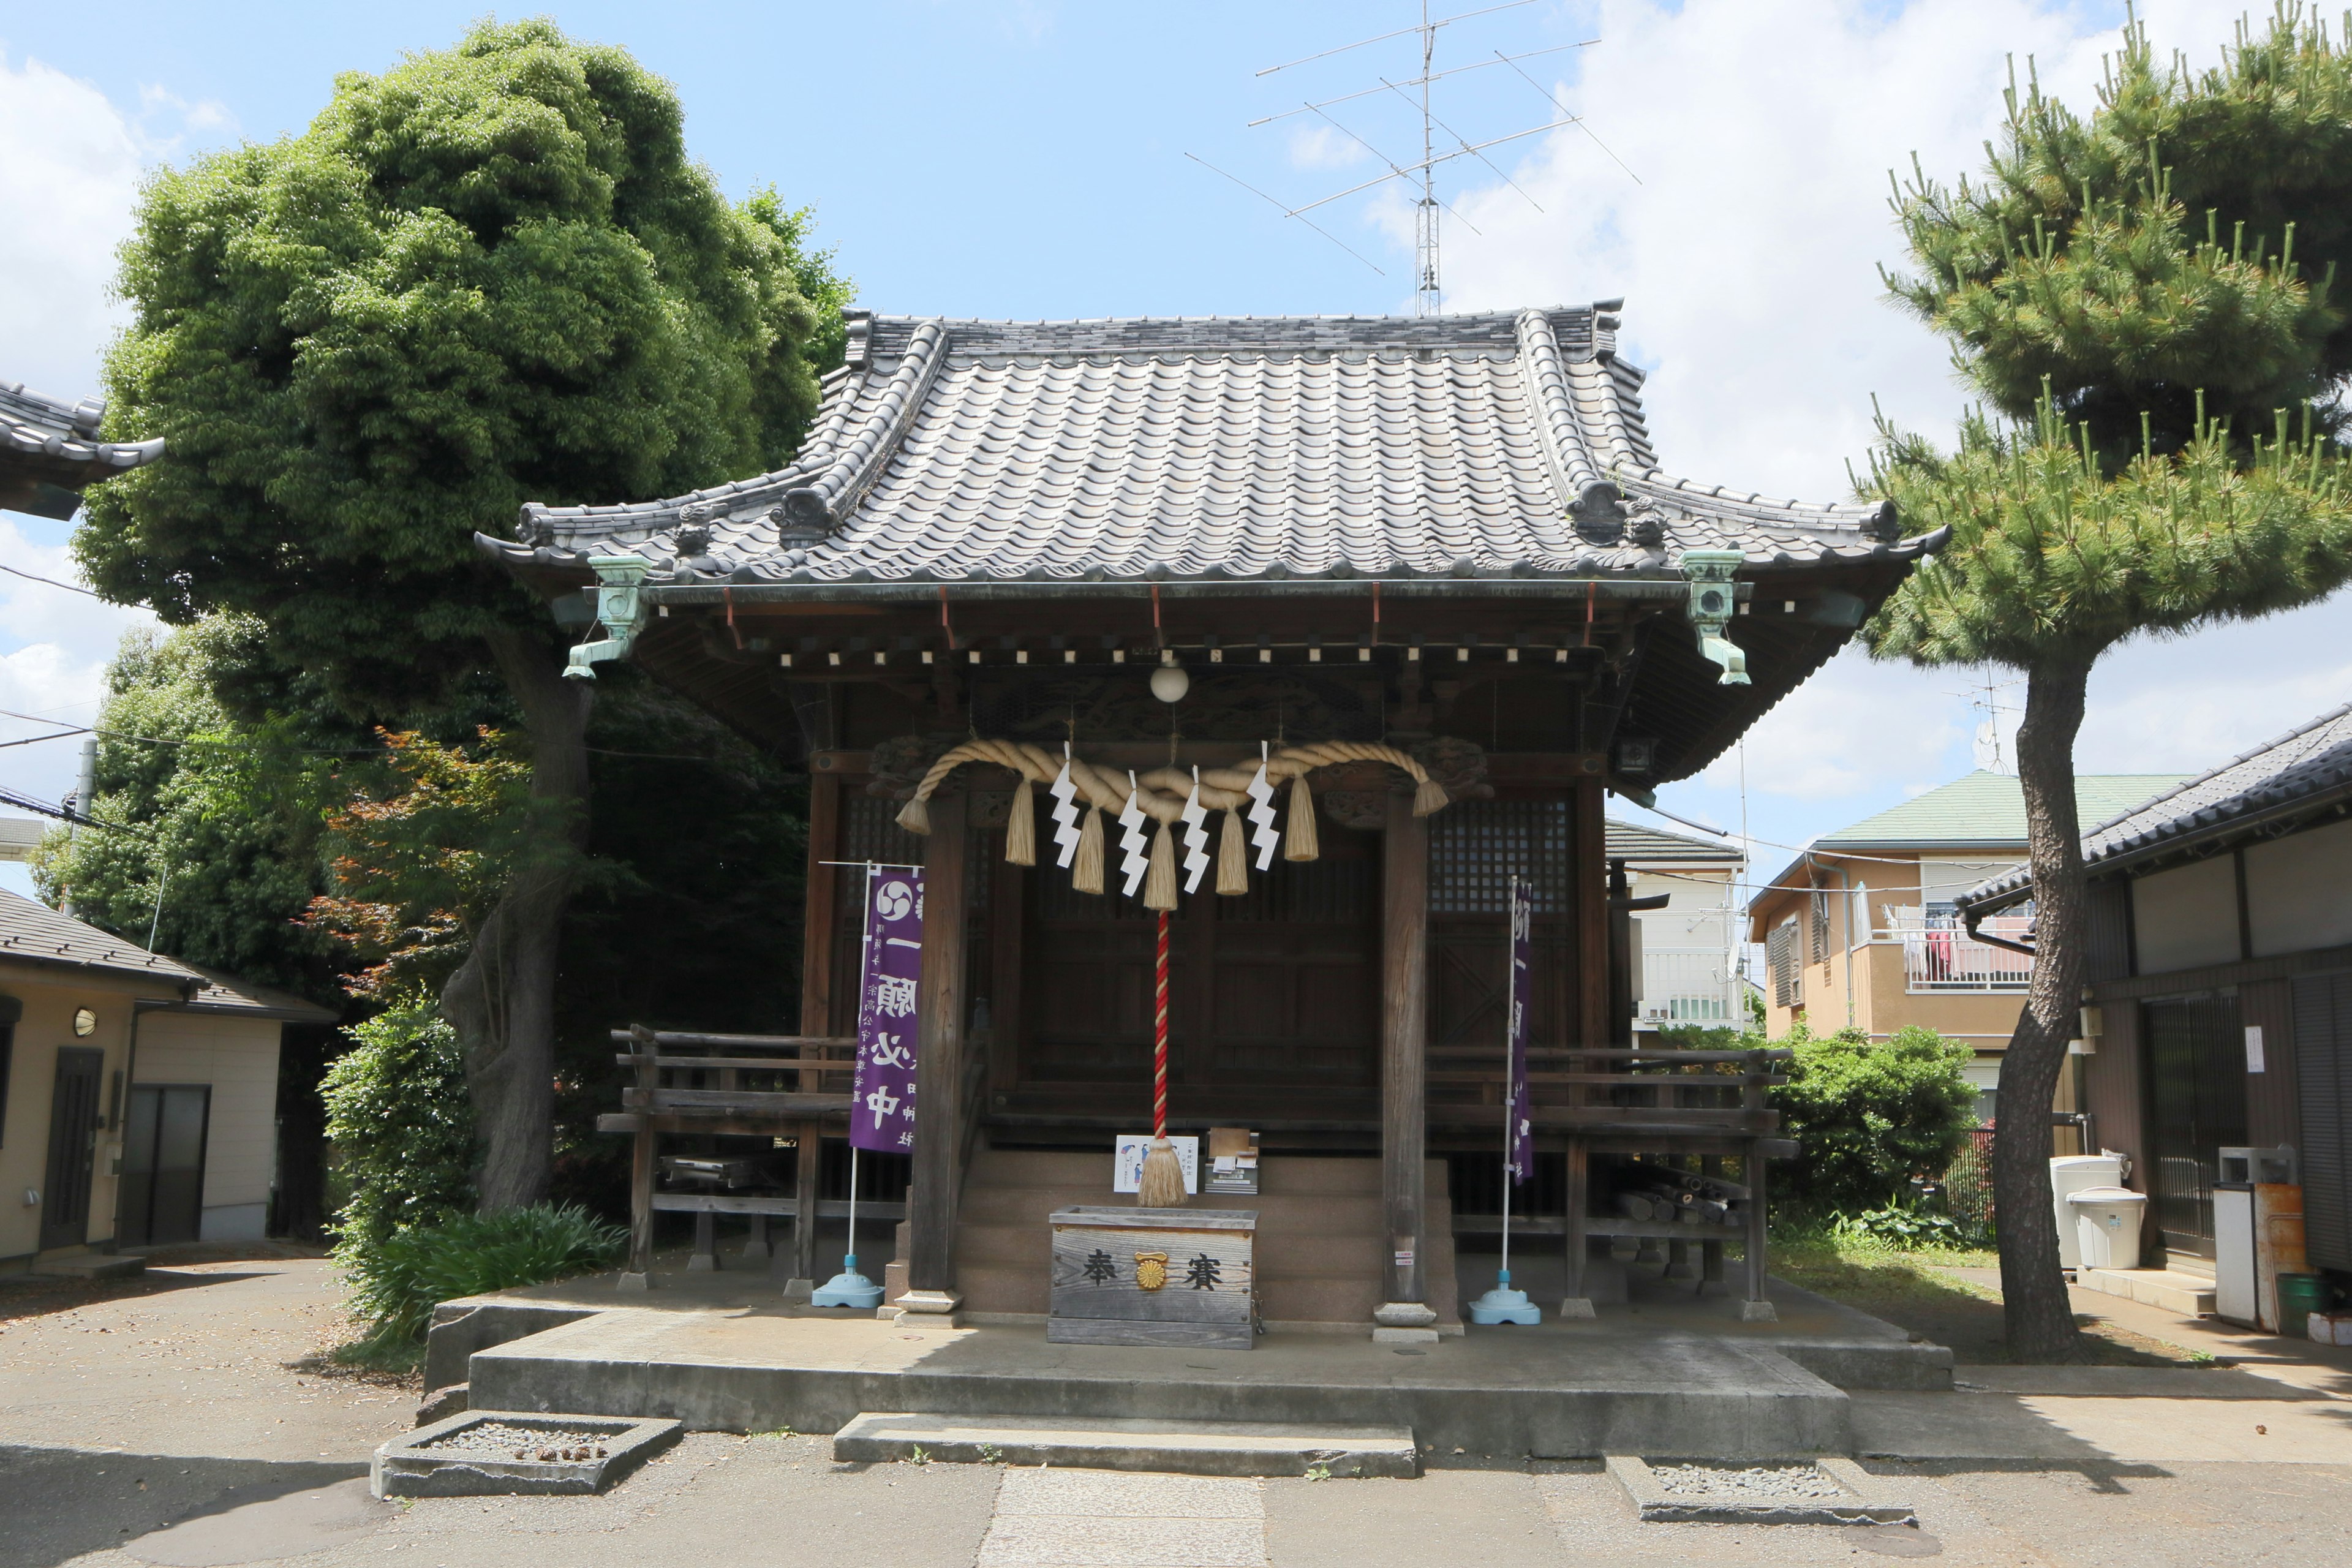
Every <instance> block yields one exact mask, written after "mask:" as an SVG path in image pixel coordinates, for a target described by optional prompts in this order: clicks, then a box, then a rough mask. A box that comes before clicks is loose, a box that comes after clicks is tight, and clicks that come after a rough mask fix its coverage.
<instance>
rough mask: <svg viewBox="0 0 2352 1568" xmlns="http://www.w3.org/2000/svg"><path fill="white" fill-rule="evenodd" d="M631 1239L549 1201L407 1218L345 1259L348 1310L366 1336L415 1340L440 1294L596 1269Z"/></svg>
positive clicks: (445, 1297) (443, 1297) (473, 1292)
mask: <svg viewBox="0 0 2352 1568" xmlns="http://www.w3.org/2000/svg"><path fill="white" fill-rule="evenodd" d="M628 1239H629V1238H628V1233H627V1232H626V1231H625V1230H623V1229H622V1228H621V1227H620V1226H616V1225H608V1224H606V1223H605V1222H604V1221H603V1220H600V1219H597V1218H595V1217H593V1215H589V1214H588V1213H587V1212H586V1211H584V1210H583V1209H578V1208H568V1207H567V1208H559V1207H556V1206H554V1205H550V1204H540V1205H535V1206H533V1207H530V1208H520V1209H502V1210H500V1211H499V1213H497V1214H482V1215H457V1216H456V1217H455V1218H452V1219H447V1220H445V1221H443V1222H442V1223H440V1224H438V1225H414V1226H402V1227H401V1228H400V1229H398V1230H396V1231H394V1232H393V1233H392V1234H391V1235H390V1236H388V1237H385V1238H384V1239H383V1241H382V1242H381V1243H380V1244H378V1245H377V1246H375V1247H373V1248H371V1249H370V1250H369V1252H368V1253H367V1254H366V1256H365V1257H364V1258H359V1259H355V1260H352V1262H349V1263H346V1265H345V1273H346V1278H347V1279H349V1281H350V1283H351V1287H352V1294H351V1307H352V1311H353V1312H354V1313H356V1314H357V1315H358V1316H360V1317H361V1318H362V1319H364V1320H366V1321H367V1323H368V1325H369V1333H368V1342H375V1343H387V1344H413V1343H415V1342H417V1341H419V1340H421V1339H423V1338H424V1337H425V1330H426V1329H428V1328H430V1327H431V1326H432V1324H433V1309H434V1308H435V1307H436V1305H438V1304H439V1303H441V1302H443V1301H450V1300H457V1298H459V1297H461V1296H478V1295H480V1294H482V1293H483V1292H485V1291H488V1290H510V1289H515V1288H516V1287H518V1286H522V1285H539V1284H543V1283H545V1282H546V1281H548V1280H550V1279H570V1278H571V1277H572V1276H573V1275H575V1274H588V1273H593V1272H594V1271H595V1270H596V1269H599V1268H608V1267H610V1266H611V1265H612V1264H614V1262H617V1261H618V1260H619V1258H620V1257H621V1254H622V1252H623V1251H624V1249H625V1248H626V1247H627V1246H628Z"/></svg>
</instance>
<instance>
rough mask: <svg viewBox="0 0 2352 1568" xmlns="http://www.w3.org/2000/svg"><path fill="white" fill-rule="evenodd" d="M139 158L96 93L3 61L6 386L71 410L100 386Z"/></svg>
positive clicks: (0, 297) (41, 68) (129, 133)
mask: <svg viewBox="0 0 2352 1568" xmlns="http://www.w3.org/2000/svg"><path fill="white" fill-rule="evenodd" d="M140 154H141V147H140V140H139V136H138V134H137V132H136V131H135V130H134V128H133V127H132V125H131V122H130V121H127V120H125V119H124V118H123V116H122V115H121V113H120V112H118V111H117V110H116V109H115V108H114V106H113V105H112V104H111V103H109V102H108V101H107V100H106V95H105V94H103V93H101V92H100V91H99V89H97V88H95V87H93V86H91V85H90V84H89V83H88V82H85V81H77V80H75V79H73V78H71V77H69V76H67V75H65V74H64V73H63V72H61V71H58V70H55V69H52V68H50V67H48V66H46V65H43V64H42V63H41V62H40V61H38V60H26V61H25V62H24V63H23V64H22V65H15V64H12V63H11V62H10V61H9V60H8V59H6V58H5V57H0V344H5V353H6V355H7V360H6V363H0V379H5V380H8V381H21V382H24V383H26V384H27V385H30V386H34V387H37V388H39V389H40V390H41V391H44V392H47V393H51V394H53V395H57V396H59V397H63V398H65V399H66V400H67V401H68V402H71V401H73V400H74V399H76V398H80V397H86V396H89V395H91V394H93V393H95V392H96V391H97V390H98V361H99V355H100V353H101V352H102V351H103V350H104V349H105V347H106V343H107V341H108V340H109V339H110V337H112V336H113V334H114V331H115V329H116V327H117V326H118V325H119V324H120V322H121V310H120V308H119V307H118V306H116V305H115V304H114V302H113V301H112V300H110V297H109V293H108V283H109V280H110V279H111V277H112V275H113V271H114V248H115V247H116V246H118V245H120V244H121V242H122V240H123V239H124V238H125V237H127V236H128V235H129V234H130V232H131V203H132V200H133V199H134V198H135V197H136V196H137V195H138V189H139V171H140Z"/></svg>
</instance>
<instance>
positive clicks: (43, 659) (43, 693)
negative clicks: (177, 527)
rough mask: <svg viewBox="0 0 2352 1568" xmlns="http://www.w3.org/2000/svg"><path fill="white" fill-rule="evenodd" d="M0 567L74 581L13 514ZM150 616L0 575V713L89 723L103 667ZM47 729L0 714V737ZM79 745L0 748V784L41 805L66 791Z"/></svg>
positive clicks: (0, 549) (66, 561) (69, 563)
mask: <svg viewBox="0 0 2352 1568" xmlns="http://www.w3.org/2000/svg"><path fill="white" fill-rule="evenodd" d="M0 565H6V566H12V567H14V568H16V571H19V572H29V573H32V574H35V575H37V576H41V577H47V578H50V579H52V580H54V581H56V582H61V583H73V582H79V581H80V575H79V573H77V572H76V571H75V570H74V564H73V559H72V556H71V555H70V554H69V553H68V551H67V550H66V548H65V547H64V546H63V545H51V544H42V543H40V542H37V541H35V540H32V539H29V538H27V537H26V535H25V533H24V532H23V531H21V530H20V529H19V528H18V527H17V526H16V519H14V518H13V517H10V516H7V515H5V514H0ZM156 624H157V623H156V621H155V617H154V616H152V615H151V614H149V613H148V612H147V611H145V610H142V609H126V608H123V607H122V606H121V605H109V604H105V603H102V602H100V601H99V600H97V599H92V598H89V597H86V596H84V595H80V594H74V593H68V591H67V590H65V589H63V588H55V587H51V586H49V584H47V583H34V582H27V581H26V579H24V578H22V577H18V576H15V575H12V574H0V647H5V648H6V649H7V650H8V651H7V652H5V653H4V654H0V710H6V712H7V713H11V714H31V715H34V716H36V717H37V719H54V720H56V721H58V722H60V723H66V724H88V723H89V722H91V721H92V720H93V719H94V718H95V717H96V716H97V713H98V704H99V700H100V697H101V695H102V694H103V692H104V689H105V674H106V662H107V660H108V659H110V658H113V657H114V650H115V647H116V646H117V645H118V644H120V643H121V640H122V634H123V633H124V632H126V631H129V630H131V628H132V627H135V626H154V625H156ZM49 729H50V726H49V725H47V724H44V723H39V722H28V721H26V720H24V719H22V718H9V717H5V715H0V739H5V740H19V739H22V738H24V737H26V736H30V735H40V734H45V733H47V732H48V731H49ZM77 751H78V748H77V746H76V744H75V742H71V741H49V742H41V743H37V744H34V745H26V746H12V747H9V748H8V749H7V750H5V751H0V782H5V783H6V784H8V785H9V786H10V787H12V788H15V789H20V790H23V791H25V792H26V793H27V794H29V795H37V796H39V797H41V798H43V799H46V800H55V799H57V798H58V796H59V795H63V794H64V793H65V792H66V791H67V790H68V789H70V788H72V787H73V776H74V766H75V757H76V754H77Z"/></svg>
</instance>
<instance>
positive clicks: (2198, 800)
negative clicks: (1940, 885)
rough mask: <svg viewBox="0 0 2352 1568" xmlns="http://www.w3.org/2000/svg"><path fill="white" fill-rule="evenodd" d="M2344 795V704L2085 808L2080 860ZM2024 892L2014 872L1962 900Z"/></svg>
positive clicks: (1987, 902)
mask: <svg viewBox="0 0 2352 1568" xmlns="http://www.w3.org/2000/svg"><path fill="white" fill-rule="evenodd" d="M2346 796H2352V703H2347V704H2346V705H2345V706H2344V707H2341V708H2338V709H2336V710H2333V711H2331V712H2327V713H2323V714H2321V715H2320V716H2319V717H2318V718H2316V719H2314V720H2313V721H2311V722H2310V723H2308V724H2305V725H2304V726H2303V727H2302V728H2301V729H2298V730H2292V731H2288V732H2287V733H2285V734H2284V735H2281V736H2280V737H2279V738H2278V739H2277V740H2275V741H2273V742H2270V743H2269V744H2268V745H2265V746H2259V747H2256V748H2255V749H2254V750H2252V751H2251V752H2245V753H2243V754H2242V755H2240V756H2237V757H2233V758H2231V760H2230V761H2228V762H2226V763H2222V764H2221V766H2220V767H2218V768H2215V769H2213V770H2212V771H2211V772H2210V773H2201V774H2200V775H2198V776H2197V777H2195V778H2192V779H2188V780H2185V781H2182V782H2181V783H2179V784H2177V785H2175V787H2173V788H2171V789H2168V790H2167V791H2165V792H2164V793H2163V794H2161V795H2158V796H2157V797H2156V798H2155V799H2153V800H2149V801H2147V802H2146V803H2145V804H2138V803H2135V805H2134V806H2133V807H2131V808H2127V809H2125V810H2122V811H2120V812H2110V813H2108V814H2107V815H2106V816H2104V817H2096V816H2092V815H2091V814H2090V813H2089V812H2088V811H2085V812H2084V814H2083V820H2084V821H2085V822H2090V823H2095V824H2096V826H2093V827H2092V828H2090V829H2089V830H2088V831H2087V832H2085V833H2084V835H2083V859H2084V863H2085V864H2086V865H2087V866H2088V867H2089V868H2091V869H2093V870H2096V869H2098V868H2101V867H2105V866H2115V865H2116V864H2118V863H2121V862H2125V861H2129V860H2132V859H2136V858H2139V857H2141V856H2143V855H2147V854H2151V853H2155V852H2158V851H2161V850H2166V849H2172V848H2179V847H2186V846H2188V845H2190V844H2194V843H2196V842H2198V841H2200V840H2202V839H2210V838H2218V837H2233V836H2235V835H2236V834H2237V833H2239V832H2242V831H2247V830H2249V829H2250V828H2251V826H2252V825H2253V824H2254V823H2256V822H2258V821H2262V820H2264V819H2275V818H2276V817H2277V816H2279V815H2280V814H2282V813H2289V812H2297V811H2301V810H2307V809H2308V808H2310V807H2313V806H2316V805H2325V804H2326V803H2327V802H2329V801H2331V800H2337V799H2342V798H2344V797H2346ZM2031 891H2032V877H2031V876H2030V875H2029V874H2028V873H2027V872H2026V871H2025V870H2024V869H2023V868H2019V869H2018V870H2016V871H2013V872H2011V873H2009V874H2007V875H2005V876H2001V877H1997V878H1995V879H1992V880H1991V881H1989V882H1987V883H1985V884H1984V885H1983V886H1981V887H1979V888H1974V889H1970V890H1969V895H1968V898H1967V900H1965V901H1966V902H1968V903H1969V904H1971V905H1974V906H1976V907H1979V908H1985V907H1992V908H1999V907H2000V905H2001V904H2004V903H2014V902H2016V901H2017V900H2019V899H2020V898H2022V897H2023V896H2025V895H2026V894H2027V893H2029V892H2031Z"/></svg>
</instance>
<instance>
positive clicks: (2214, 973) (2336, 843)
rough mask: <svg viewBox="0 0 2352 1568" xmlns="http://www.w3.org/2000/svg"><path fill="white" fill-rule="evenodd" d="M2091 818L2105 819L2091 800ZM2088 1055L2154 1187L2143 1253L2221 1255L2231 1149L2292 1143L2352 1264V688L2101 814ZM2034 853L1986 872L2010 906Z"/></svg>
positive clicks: (2176, 1257)
mask: <svg viewBox="0 0 2352 1568" xmlns="http://www.w3.org/2000/svg"><path fill="white" fill-rule="evenodd" d="M2085 820H2088V818H2087V817H2086V818H2085ZM2083 852H2084V859H2085V860H2086V861H2087V863H2088V866H2089V869H2090V873H2091V887H2090V901H2089V931H2088V941H2089V961H2090V970H2089V973H2088V975H2087V980H2088V992H2089V1001H2090V1004H2091V1005H2090V1006H2089V1008H2087V1009H2086V1010H2085V1015H2084V1020H2083V1021H2084V1026H2085V1037H2084V1041H2083V1045H2082V1047H2077V1049H2078V1051H2079V1050H2081V1049H2082V1048H2083V1047H2088V1054H2086V1055H2079V1056H2078V1057H2077V1058H2076V1059H2077V1062H2078V1063H2079V1067H2080V1072H2081V1077H2082V1079H2083V1084H2082V1088H2083V1095H2084V1104H2085V1109H2086V1110H2088V1111H2089V1112H2090V1114H2091V1117H2092V1118H2093V1128H2094V1130H2095V1134H2096V1138H2097V1141H2098V1142H2099V1143H2100V1144H2102V1145H2104V1146H2105V1147H2107V1148H2110V1149H2115V1150H2119V1151H2121V1152H2124V1153H2126V1154H2129V1155H2130V1156H2131V1157H2132V1173H2131V1178H2130V1180H2131V1184H2132V1185H2133V1186H2134V1187H2136V1188H2137V1189H2139V1190H2140V1191H2143V1192H2145V1193H2147V1194H2148V1197H2149V1202H2148V1205H2147V1220H2146V1226H2147V1230H2146V1234H2145V1236H2144V1237H2143V1240H2144V1243H2145V1246H2144V1247H2143V1249H2142V1256H2143V1257H2145V1258H2150V1259H2151V1260H2152V1261H2163V1260H2164V1258H2163V1257H2162V1255H2159V1254H2158V1253H2156V1252H2155V1251H2154V1248H2155V1247H2158V1246H2159V1245H2160V1246H2161V1247H2163V1248H2164V1249H2165V1251H2166V1253H2168V1254H2169V1255H2170V1258H2171V1260H2173V1261H2176V1262H2180V1261H2186V1262H2189V1263H2190V1264H2191V1267H2192V1268H2194V1267H2195V1265H2196V1262H2197V1260H2200V1259H2210V1258H2211V1257H2212V1256H2213V1198H2212V1190H2213V1184H2214V1182H2215V1180H2216V1179H2217V1170H2216V1166H2217V1163H2218V1158H2219V1151H2221V1150H2222V1149H2224V1148H2231V1147H2258V1148H2260V1147H2274V1146H2276V1145H2280V1144H2286V1145H2290V1146H2292V1147H2293V1148H2294V1150H2295V1151H2296V1152H2297V1154H2298V1156H2299V1163H2300V1165H2301V1170H2302V1181H2303V1200H2304V1215H2305V1231H2306V1238H2307V1239H2306V1245H2307V1246H2308V1248H2309V1250H2310V1255H2311V1261H2312V1263H2313V1264H2314V1265H2315V1266H2317V1267H2319V1268H2325V1269H2328V1270H2333V1271H2336V1273H2337V1274H2338V1275H2339V1279H2338V1283H2345V1282H2346V1281H2345V1280H2344V1279H2342V1278H2341V1276H2343V1275H2346V1274H2352V706H2347V707H2343V708H2338V709H2336V710H2335V711H2334V712H2332V713H2329V714H2326V716H2324V717H2322V718H2319V719H2316V720H2314V721H2312V722H2311V723H2309V724H2306V725H2305V726H2304V727H2303V728H2302V729H2300V730H2297V731H2294V732H2293V733H2291V734H2288V735H2284V736H2282V737H2281V738H2280V739H2278V740H2276V741H2273V742H2271V743H2270V744H2269V745H2266V746H2263V747H2262V748H2261V749H2260V750H2258V751H2253V752H2247V753H2246V754H2245V755H2243V756H2242V757H2239V758H2237V759H2236V760H2234V761H2232V762H2230V763H2225V764H2223V765H2222V766H2221V767H2219V768H2216V769H2214V770H2213V771H2212V772H2211V773H2206V774H2205V775H2203V776H2202V777H2200V778H2196V779H2191V780H2189V782H2187V783H2185V784H2181V785H2179V787H2178V788H2176V789H2173V790H2170V791H2168V792H2167V793H2166V794H2164V795H2158V797H2157V798H2156V799H2154V800H2151V801H2149V802H2147V804H2146V805H2142V806H2141V807H2139V808H2138V809H2137V810H2136V811H2132V812H2129V813H2127V814H2126V815H2124V816H2118V817H2116V818H2115V819H2114V820H2112V821H2107V822H2105V823H2103V824H2102V825H2100V826H2095V827H2094V828H2092V829H2091V830H2090V831H2089V832H2087V833H2085V834H2084V839H2083ZM2031 895H2032V883H2031V881H2030V880H2029V879H2027V877H2026V876H2025V875H2024V874H2023V873H2022V872H2018V873H2012V874H2011V875H2008V876H2005V877H2002V878H2000V879H1997V880H1995V881H1993V882H1991V883H1990V884H1989V885H1988V886H1986V887H1984V888H1981V889H1976V890H1975V891H1973V892H1971V893H1970V894H1969V897H1968V900H1967V904H1966V907H1967V909H1968V910H1969V911H1970V912H1972V913H1978V912H1980V913H1984V914H1987V915H1994V916H1996V917H1997V915H1998V912H1999V911H2001V910H2012V909H2015V908H2016V907H2018V906H2019V905H2020V904H2021V902H2022V901H2023V900H2026V899H2028V898H2030V897H2031Z"/></svg>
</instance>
